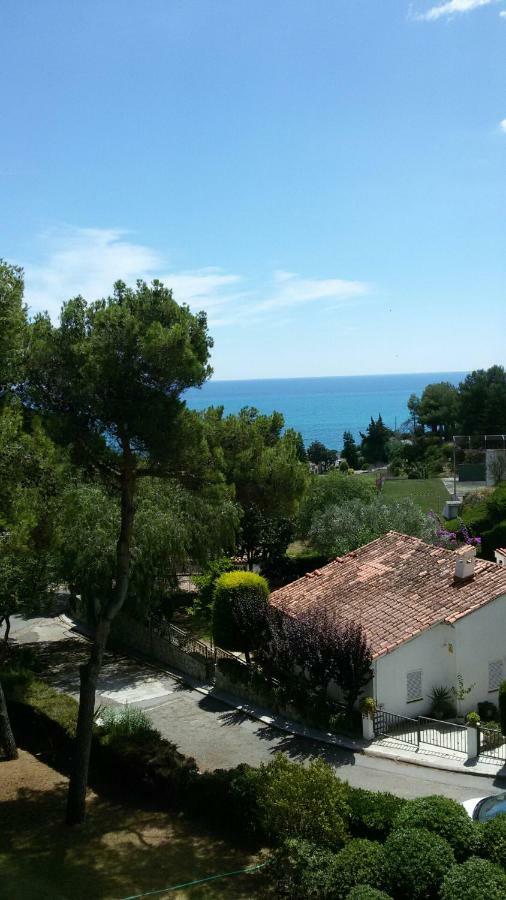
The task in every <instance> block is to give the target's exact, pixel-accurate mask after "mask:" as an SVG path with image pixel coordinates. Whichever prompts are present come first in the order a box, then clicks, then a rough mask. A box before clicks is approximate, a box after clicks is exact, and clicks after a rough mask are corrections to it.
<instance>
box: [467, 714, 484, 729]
mask: <svg viewBox="0 0 506 900" xmlns="http://www.w3.org/2000/svg"><path fill="white" fill-rule="evenodd" d="M480 721H481V719H480V717H479V715H478V713H477V712H468V714H467V716H466V725H469V726H470V727H471V728H478V725H479V724H480Z"/></svg>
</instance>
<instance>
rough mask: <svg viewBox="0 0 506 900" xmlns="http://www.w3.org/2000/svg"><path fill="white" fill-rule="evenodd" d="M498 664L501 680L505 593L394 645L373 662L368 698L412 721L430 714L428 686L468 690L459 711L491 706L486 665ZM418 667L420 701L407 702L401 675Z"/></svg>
mask: <svg viewBox="0 0 506 900" xmlns="http://www.w3.org/2000/svg"><path fill="white" fill-rule="evenodd" d="M497 660H502V661H503V667H504V678H505V679H506V594H505V595H503V596H501V597H498V598H497V599H496V600H492V601H491V602H490V603H487V605H486V606H483V607H482V608H481V609H478V610H476V611H475V612H472V613H469V615H467V616H464V617H463V618H462V619H459V620H458V621H457V622H455V624H454V625H445V624H441V625H436V626H435V627H434V628H431V629H429V630H428V631H425V632H423V634H421V635H419V636H418V637H416V638H414V639H413V640H412V641H408V642H407V643H405V644H402V645H401V646H400V647H397V649H396V650H393V651H392V652H391V653H387V654H386V656H382V657H380V658H379V659H377V660H376V661H375V677H374V697H375V699H376V702H377V703H378V704H382V706H383V707H384V709H386V710H388V711H389V712H393V713H397V714H398V715H401V716H410V717H416V716H419V715H426V714H427V713H428V712H429V711H430V705H431V702H430V699H429V697H430V693H431V690H432V688H433V687H438V686H439V685H446V686H448V687H451V686H452V685H455V686H456V684H457V673H460V674H461V675H462V677H463V679H464V686H465V687H470V686H471V684H473V683H474V685H475V686H474V688H473V690H472V692H471V693H470V694H468V695H467V696H466V698H465V700H464V701H463V703H462V705H461V712H462V714H465V713H466V712H469V710H472V709H476V706H477V704H478V702H479V701H481V700H491V701H492V702H493V703H496V704H497V691H495V692H491V693H489V690H488V665H489V662H494V661H497ZM416 669H421V670H422V672H423V677H422V694H423V699H422V700H420V701H415V702H411V703H408V702H407V699H406V698H407V674H408V672H412V671H414V670H416Z"/></svg>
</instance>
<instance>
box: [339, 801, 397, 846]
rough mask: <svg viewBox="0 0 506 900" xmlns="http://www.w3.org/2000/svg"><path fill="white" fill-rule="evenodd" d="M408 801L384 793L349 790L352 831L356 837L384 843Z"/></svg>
mask: <svg viewBox="0 0 506 900" xmlns="http://www.w3.org/2000/svg"><path fill="white" fill-rule="evenodd" d="M405 803H406V800H403V799H402V798H401V797H396V796H395V794H389V793H386V792H382V791H367V790H365V788H349V789H348V806H349V808H350V830H351V832H352V834H354V835H355V836H356V837H367V838H372V839H376V840H379V841H384V840H385V838H386V837H387V835H388V834H389V833H390V831H391V830H392V826H393V821H394V819H395V817H396V816H397V814H398V813H399V811H400V810H401V809H402V807H403V806H404V804H405Z"/></svg>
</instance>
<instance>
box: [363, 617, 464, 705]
mask: <svg viewBox="0 0 506 900" xmlns="http://www.w3.org/2000/svg"><path fill="white" fill-rule="evenodd" d="M374 668H375V677H374V697H375V700H376V703H378V704H381V705H382V706H383V708H384V709H386V710H387V711H388V712H393V713H397V715H400V716H410V717H413V718H416V716H421V715H427V714H428V713H429V711H430V707H431V701H430V693H431V691H432V688H434V687H439V685H448V686H450V685H452V684H455V672H456V669H455V629H454V628H452V627H451V626H450V625H445V624H441V625H435V626H434V627H433V628H431V629H429V630H428V631H424V632H423V634H420V635H419V636H418V637H416V638H413V640H411V641H407V642H406V643H405V644H401V646H400V647H397V648H396V649H395V650H393V651H392V652H391V653H387V654H386V655H385V656H381V657H380V658H379V659H377V660H376V661H375V666H374ZM417 669H421V670H422V699H421V700H419V701H414V702H408V700H407V675H408V672H412V671H415V670H417Z"/></svg>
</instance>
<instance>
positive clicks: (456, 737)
mask: <svg viewBox="0 0 506 900" xmlns="http://www.w3.org/2000/svg"><path fill="white" fill-rule="evenodd" d="M418 721H419V723H420V741H421V742H422V743H423V744H430V745H432V746H433V747H443V748H445V749H446V750H453V751H454V752H456V753H467V730H466V727H465V725H455V724H454V723H453V722H442V721H441V720H440V719H429V718H428V717H427V716H419V717H418Z"/></svg>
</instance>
